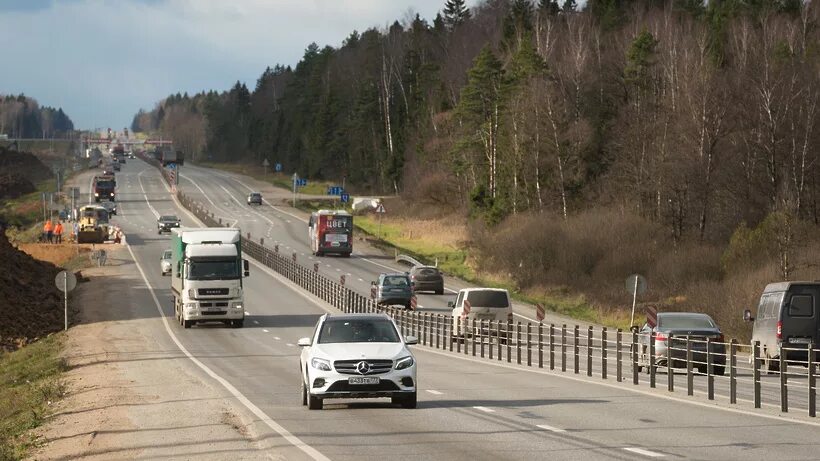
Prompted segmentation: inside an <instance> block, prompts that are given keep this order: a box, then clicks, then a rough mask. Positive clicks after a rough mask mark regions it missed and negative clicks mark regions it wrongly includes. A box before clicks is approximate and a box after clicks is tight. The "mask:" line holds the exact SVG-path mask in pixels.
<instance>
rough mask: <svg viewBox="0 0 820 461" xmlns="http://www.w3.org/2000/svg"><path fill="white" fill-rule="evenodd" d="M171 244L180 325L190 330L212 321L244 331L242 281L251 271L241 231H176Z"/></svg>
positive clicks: (173, 285)
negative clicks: (245, 257) (244, 253)
mask: <svg viewBox="0 0 820 461" xmlns="http://www.w3.org/2000/svg"><path fill="white" fill-rule="evenodd" d="M171 241H172V245H171V250H172V251H173V256H172V260H171V292H172V293H173V297H174V314H175V316H176V319H177V320H178V321H179V323H180V325H182V326H183V328H190V327H191V326H192V325H194V324H197V323H200V322H209V321H210V322H223V323H225V324H227V325H231V326H233V327H234V328H242V326H243V324H244V321H245V303H244V298H243V294H242V293H243V290H242V278H243V277H247V276H248V275H250V272H249V271H248V261H247V260H243V259H242V236H241V231H240V230H239V229H236V228H202V229H174V231H173V235H172V238H171Z"/></svg>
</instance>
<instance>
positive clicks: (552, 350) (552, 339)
mask: <svg viewBox="0 0 820 461" xmlns="http://www.w3.org/2000/svg"><path fill="white" fill-rule="evenodd" d="M549 340H550V360H549V362H550V370H554V369H555V325H554V324H552V323H550V338H549Z"/></svg>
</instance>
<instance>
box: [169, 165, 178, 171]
mask: <svg viewBox="0 0 820 461" xmlns="http://www.w3.org/2000/svg"><path fill="white" fill-rule="evenodd" d="M168 168H170V169H172V170H176V169H177V164H176V163H169V164H168Z"/></svg>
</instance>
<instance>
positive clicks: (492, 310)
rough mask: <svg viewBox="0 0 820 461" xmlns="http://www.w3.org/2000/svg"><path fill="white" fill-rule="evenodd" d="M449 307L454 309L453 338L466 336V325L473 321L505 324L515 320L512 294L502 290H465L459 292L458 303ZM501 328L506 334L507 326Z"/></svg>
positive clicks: (449, 303)
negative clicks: (468, 307)
mask: <svg viewBox="0 0 820 461" xmlns="http://www.w3.org/2000/svg"><path fill="white" fill-rule="evenodd" d="M465 302H466V303H469V306H470V309H469V310H470V312H469V313H467V314H465V313H464V304H465ZM447 307H450V308H452V314H453V330H452V331H453V332H454V334H453V336H466V334H464V333H466V328H465V325H469V324H471V323H472V321H473V320H475V322H476V324H479V323H480V322H481V321H484V322H487V323H489V322H493V321H495V322H500V323H505V322H508V321H509V322H511V321H512V319H513V308H512V302H510V293H509V292H507V290H504V289H501V288H464V289H462V290H460V291H459V292H458V297H456V301H455V302H452V301H450V302H448V303H447ZM459 319H461V320H460V321H459ZM459 326H460V329H459ZM501 328H502V329H504V331H505V332H506V326H502V327H501ZM460 332H464V333H460ZM490 333H493V332H492V331H490Z"/></svg>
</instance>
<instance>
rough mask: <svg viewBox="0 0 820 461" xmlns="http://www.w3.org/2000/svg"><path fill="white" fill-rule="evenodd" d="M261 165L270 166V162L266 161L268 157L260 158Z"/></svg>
mask: <svg viewBox="0 0 820 461" xmlns="http://www.w3.org/2000/svg"><path fill="white" fill-rule="evenodd" d="M262 166H263V167H265V168H267V167H269V166H270V162H269V161H268V159H265V160H262Z"/></svg>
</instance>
